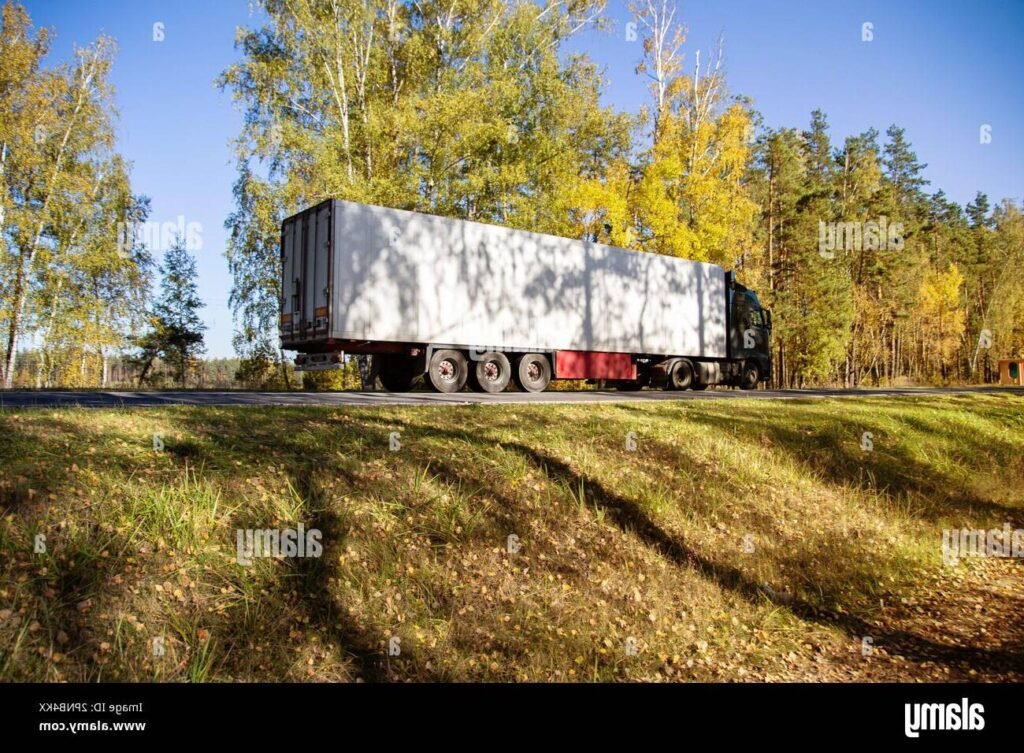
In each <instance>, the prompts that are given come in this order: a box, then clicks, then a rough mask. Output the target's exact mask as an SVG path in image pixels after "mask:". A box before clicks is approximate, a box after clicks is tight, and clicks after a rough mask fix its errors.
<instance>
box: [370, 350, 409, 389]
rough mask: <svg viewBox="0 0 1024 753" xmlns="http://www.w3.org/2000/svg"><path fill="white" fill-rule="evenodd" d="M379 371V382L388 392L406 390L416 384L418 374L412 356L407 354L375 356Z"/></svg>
mask: <svg viewBox="0 0 1024 753" xmlns="http://www.w3.org/2000/svg"><path fill="white" fill-rule="evenodd" d="M375 358H379V359H380V360H379V361H378V364H379V369H380V372H379V374H378V375H377V376H378V377H379V378H380V383H381V384H382V385H383V386H384V389H386V390H387V391H388V392H408V391H409V390H411V389H412V388H413V387H414V386H415V385H416V380H417V379H419V376H420V375H419V374H418V373H417V372H416V366H415V364H414V362H413V359H412V358H409V357H408V356H397V355H392V354H388V355H383V356H375Z"/></svg>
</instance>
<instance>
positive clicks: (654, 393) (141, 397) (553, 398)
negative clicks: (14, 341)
mask: <svg viewBox="0 0 1024 753" xmlns="http://www.w3.org/2000/svg"><path fill="white" fill-rule="evenodd" d="M984 393H1008V394H1012V395H1017V396H1019V397H1024V387H994V386H988V387H947V388H937V387H936V388H927V387H922V388H905V389H895V388H894V389H858V390H839V389H825V390H754V391H750V392H745V391H742V390H734V389H709V390H707V391H705V392H693V391H686V392H663V391H661V390H645V391H643V392H615V391H610V392H605V391H583V392H540V393H534V394H530V393H524V392H503V393H501V394H498V395H487V394H480V393H475V392H458V393H455V394H450V395H447V394H441V393H437V392H409V393H393V392H205V391H203V392H200V391H186V390H182V391H174V392H120V391H113V390H110V391H98V390H78V391H59V390H39V391H36V390H11V391H2V390H0V409H22V408H62V407H76V406H77V407H82V408H117V407H122V406H125V407H147V406H148V407H154V406H167V405H216V406H232V405H234V406H261V405H326V406H335V405H362V406H373V405H468V404H472V403H493V404H506V405H507V404H521V403H556V404H557V403H621V402H649V401H658V400H719V399H730V400H731V399H736V398H754V399H759V400H798V399H807V398H845V399H852V398H866V397H892V396H940V395H945V396H948V395H964V394H984Z"/></svg>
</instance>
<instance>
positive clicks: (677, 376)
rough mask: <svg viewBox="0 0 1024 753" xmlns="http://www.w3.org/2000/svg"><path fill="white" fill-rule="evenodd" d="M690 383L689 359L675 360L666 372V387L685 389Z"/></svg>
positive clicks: (691, 381) (691, 382) (691, 368)
mask: <svg viewBox="0 0 1024 753" xmlns="http://www.w3.org/2000/svg"><path fill="white" fill-rule="evenodd" d="M692 384H693V366H692V365H691V364H690V362H689V361H685V360H679V361H676V362H675V364H673V366H672V370H671V371H670V372H669V374H668V388H669V389H671V390H687V389H689V388H690V385H692Z"/></svg>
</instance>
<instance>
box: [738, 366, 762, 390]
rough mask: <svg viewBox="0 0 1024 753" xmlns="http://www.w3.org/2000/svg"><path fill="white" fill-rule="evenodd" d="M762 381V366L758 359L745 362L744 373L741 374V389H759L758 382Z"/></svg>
mask: <svg viewBox="0 0 1024 753" xmlns="http://www.w3.org/2000/svg"><path fill="white" fill-rule="evenodd" d="M760 381H761V367H760V366H758V365H757V361H747V362H746V363H745V364H743V373H742V374H740V389H741V390H753V389H757V383H758V382H760Z"/></svg>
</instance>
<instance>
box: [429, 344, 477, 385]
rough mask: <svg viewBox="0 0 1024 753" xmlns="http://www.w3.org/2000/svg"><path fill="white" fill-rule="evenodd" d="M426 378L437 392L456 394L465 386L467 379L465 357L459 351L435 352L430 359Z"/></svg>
mask: <svg viewBox="0 0 1024 753" xmlns="http://www.w3.org/2000/svg"><path fill="white" fill-rule="evenodd" d="M427 377H428V379H429V380H430V384H431V386H432V387H433V388H434V389H436V390H437V391H438V392H458V391H459V390H461V389H462V388H463V387H465V386H466V379H467V378H468V377H469V367H468V365H467V363H466V356H465V355H463V353H462V351H459V350H449V349H447V348H444V349H442V350H435V351H434V354H433V355H432V356H431V357H430V366H429V367H428V368H427Z"/></svg>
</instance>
